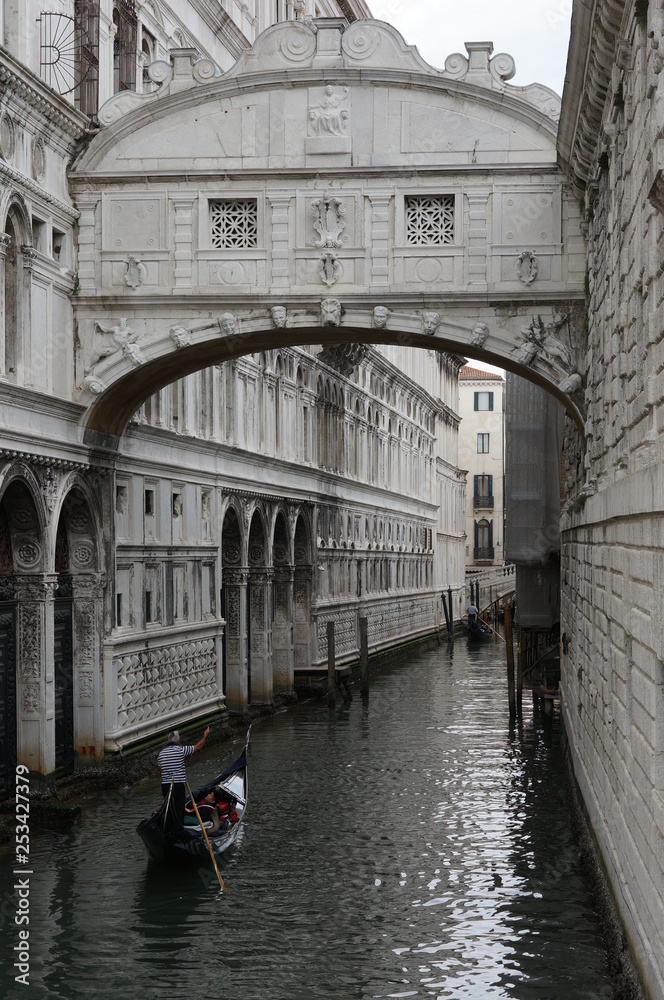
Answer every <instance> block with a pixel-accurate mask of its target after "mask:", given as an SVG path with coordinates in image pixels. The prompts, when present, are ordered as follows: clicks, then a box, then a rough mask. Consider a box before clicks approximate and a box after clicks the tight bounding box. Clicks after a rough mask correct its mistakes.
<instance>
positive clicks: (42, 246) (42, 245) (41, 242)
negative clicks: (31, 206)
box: [32, 215, 47, 254]
mask: <svg viewBox="0 0 664 1000" xmlns="http://www.w3.org/2000/svg"><path fill="white" fill-rule="evenodd" d="M32 244H33V246H34V248H35V250H38V251H39V253H43V254H45V253H46V252H47V250H46V223H45V222H42V221H41V219H36V218H35V216H34V215H33V217H32Z"/></svg>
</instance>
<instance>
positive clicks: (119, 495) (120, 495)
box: [115, 486, 129, 515]
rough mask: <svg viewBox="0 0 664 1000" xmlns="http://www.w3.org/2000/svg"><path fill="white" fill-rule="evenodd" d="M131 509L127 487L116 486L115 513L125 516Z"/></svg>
mask: <svg viewBox="0 0 664 1000" xmlns="http://www.w3.org/2000/svg"><path fill="white" fill-rule="evenodd" d="M128 508H129V499H128V495H127V487H126V486H116V488H115V512H116V514H120V515H124V514H126V513H127V510H128Z"/></svg>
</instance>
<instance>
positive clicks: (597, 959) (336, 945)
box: [0, 643, 612, 1000]
mask: <svg viewBox="0 0 664 1000" xmlns="http://www.w3.org/2000/svg"><path fill="white" fill-rule="evenodd" d="M487 645H489V644H487ZM501 653H502V649H501V646H500V645H497V646H496V647H495V649H494V648H493V647H491V648H489V649H487V648H486V647H482V648H477V649H475V648H472V647H471V648H469V649H466V648H465V645H464V644H461V643H458V644H457V647H456V649H455V650H454V652H453V655H451V653H450V651H447V650H440V651H438V650H437V651H435V652H432V653H429V654H426V655H424V656H421V657H419V658H416V659H413V660H412V661H411V662H410V663H404V664H402V665H401V666H399V667H395V668H393V669H391V670H390V671H388V672H386V673H385V674H383V675H381V676H380V677H378V678H376V679H375V680H374V681H373V682H372V689H371V693H370V696H369V698H368V699H361V698H360V697H359V694H358V695H356V697H355V699H354V701H353V704H352V705H351V706H350V707H349V708H339V709H337V710H336V711H333V712H330V711H329V710H328V709H327V706H326V704H325V703H311V704H308V705H302V706H300V707H299V708H298V709H297V710H296V711H295V712H290V713H284V714H281V715H278V716H276V717H275V718H273V719H271V720H269V721H267V722H264V723H261V724H260V725H256V726H254V729H253V731H252V748H251V753H250V786H251V787H250V805H249V810H248V814H247V821H246V824H245V827H244V830H243V836H242V839H241V840H240V841H239V842H238V844H237V846H236V848H235V849H234V850H233V851H232V853H229V856H227V857H226V858H225V859H224V862H223V866H222V874H223V877H224V882H225V883H226V884H227V886H228V890H229V891H228V892H227V893H225V894H221V893H220V892H219V887H218V883H217V881H216V878H215V877H214V875H213V874H212V871H211V869H210V870H208V869H207V868H205V867H203V868H202V869H196V868H194V869H165V868H161V867H159V866H155V865H152V864H148V862H147V859H146V856H145V854H144V850H143V847H142V844H141V843H140V841H139V839H138V837H137V836H136V834H135V826H136V822H137V821H138V819H139V818H141V817H142V816H143V815H145V814H146V813H147V811H149V809H151V808H152V807H153V805H154V804H155V802H156V801H157V799H158V795H159V793H158V786H157V785H156V783H155V784H149V785H145V786H142V787H140V788H137V789H132V790H131V791H130V792H129V793H127V794H123V795H115V796H112V797H110V796H109V797H108V798H107V799H106V800H103V801H101V802H99V803H96V804H94V805H93V806H92V807H89V808H87V809H86V814H85V817H84V821H83V822H82V824H81V826H80V827H77V828H75V829H74V830H73V831H71V832H70V833H67V834H62V833H59V834H53V835H47V836H43V837H40V838H34V839H33V843H32V850H33V854H32V857H33V861H34V872H35V875H34V876H33V897H32V900H31V903H32V911H31V925H30V926H31V946H32V956H33V960H32V967H31V986H32V991H31V996H36V997H40V998H41V996H44V997H49V1000H50V998H54V1000H57V998H59V997H63V998H67V1000H71V998H77V997H79V996H80V997H89V996H90V995H91V984H93V986H94V990H93V992H94V995H95V996H96V997H100V998H102V1000H104V998H107V997H108V998H109V1000H110V998H113V1000H115V998H119V997H121V996H122V997H123V998H124V997H125V996H136V995H144V996H147V997H157V996H159V997H161V996H162V995H168V996H169V997H183V998H184V997H187V998H189V997H191V996H197V997H207V996H210V997H217V996H220V995H229V996H233V997H234V998H237V1000H285V998H288V1000H300V998H301V1000H317V998H322V1000H329V998H349V1000H350V998H378V997H381V998H382V997H407V996H408V997H411V996H412V997H421V998H425V997H429V998H431V997H437V998H447V997H454V998H461V997H472V998H478V1000H479V998H507V997H516V998H522V1000H530V998H537V1000H546V998H548V997H551V998H553V997H556V998H560V997H561V996H564V997H565V1000H576V998H578V1000H581V998H583V1000H595V998H597V1000H602V998H608V997H610V996H611V995H612V990H611V985H610V982H609V980H608V977H607V973H606V961H605V955H604V952H603V950H602V946H601V942H600V939H599V935H598V931H597V925H596V919H595V914H594V912H593V910H592V901H591V900H590V899H589V898H588V895H587V893H586V890H585V888H584V885H583V881H582V878H581V873H580V870H579V863H578V853H577V849H576V847H575V845H574V842H573V839H572V835H571V830H570V823H569V816H568V814H567V809H566V803H565V790H564V785H563V783H562V758H561V754H560V751H559V749H558V742H557V738H556V732H555V725H556V723H555V721H554V731H553V732H552V733H551V734H550V735H549V736H548V737H547V735H546V734H545V732H544V728H543V720H541V719H539V718H538V717H536V716H535V717H533V716H532V715H527V717H526V720H525V721H524V723H523V725H522V726H521V727H514V726H513V727H511V728H510V726H509V723H508V720H507V711H506V695H505V690H504V688H505V683H504V673H505V671H504V664H503V661H502V659H501ZM526 712H529V706H528V705H526ZM233 752H234V751H233V749H229V750H227V751H226V752H225V755H224V759H226V758H228V760H230V759H232V755H233ZM210 757H211V755H210V754H207V759H206V755H202V756H201V757H200V758H199V756H198V755H197V758H196V764H195V767H193V768H191V769H190V770H191V774H190V777H191V779H192V781H193V782H194V783H196V782H197V781H198V780H199V779H201V780H202V779H203V777H204V776H205V774H207V772H208V771H209V770H210V769H214V770H217V769H218V766H217V765H218V763H219V761H218V760H216V761H215V764H214V766H213V765H212V764H211V763H208V761H209V760H210ZM0 878H1V881H0V891H2V892H3V893H6V892H7V891H10V889H11V885H12V878H13V876H12V873H11V863H10V862H3V865H2V869H1V870H0ZM3 931H4V932H5V933H4V935H3V940H4V941H6V942H9V941H10V940H11V939H12V937H13V935H14V928H13V927H12V926H11V924H10V922H8V920H7V919H6V918H4V924H3ZM1 961H2V963H3V965H2V973H3V976H4V984H6V985H7V989H5V990H3V991H2V995H7V996H22V995H23V994H21V993H20V992H19V987H14V986H13V984H12V978H11V977H12V976H13V970H12V968H11V963H12V961H13V959H12V958H11V957H10V950H9V948H8V947H7V945H5V947H4V949H3V950H2V955H1ZM4 984H0V985H4Z"/></svg>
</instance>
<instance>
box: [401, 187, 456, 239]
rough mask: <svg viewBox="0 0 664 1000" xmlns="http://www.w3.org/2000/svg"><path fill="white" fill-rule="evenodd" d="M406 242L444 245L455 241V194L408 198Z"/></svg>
mask: <svg viewBox="0 0 664 1000" xmlns="http://www.w3.org/2000/svg"><path fill="white" fill-rule="evenodd" d="M406 243H408V244H409V245H410V246H442V245H444V244H446V243H454V195H453V194H440V195H432V196H422V195H416V196H415V195H414V196H411V197H409V198H406Z"/></svg>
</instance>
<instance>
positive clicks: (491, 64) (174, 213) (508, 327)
mask: <svg viewBox="0 0 664 1000" xmlns="http://www.w3.org/2000/svg"><path fill="white" fill-rule="evenodd" d="M466 48H467V55H465V56H464V55H460V54H457V55H453V56H450V57H449V58H448V59H447V60H446V63H445V67H444V69H442V70H437V69H434V68H432V67H431V66H429V65H428V64H427V63H425V62H424V61H423V60H422V59H421V57H420V56H419V54H418V53H417V51H416V50H415V48H414V47H412V46H408V45H406V44H405V42H404V40H403V39H402V38H401V36H400V35H399V34H398V32H397V31H396V30H395V29H393V28H392V27H390V26H389V25H387V24H384V23H381V22H373V21H372V22H369V21H367V22H356V23H354V24H352V25H351V26H350V27H347V26H345V22H344V21H343V19H339V20H336V19H330V18H328V19H324V20H318V21H314V22H312V23H304V22H299V21H298V22H285V23H283V24H280V25H277V26H275V27H273V28H270V29H269V30H267V31H266V32H264V33H263V34H262V35H261V36H260V38H259V39H258V41H257V42H256V44H255V45H254V47H253V48H252V49H251V50H248V51H246V52H245V53H244V54H243V55H242V56H241V58H240V59H239V61H238V62H237V63H236V65H235V66H234V67H233V68H232V69H231V70H230V71H229V72H227V73H224V74H222V73H221V72H220V70H219V69H218V67H217V66H216V65H215V64H214V63H212V62H210V61H208V60H204V59H197V58H196V54H195V52H194V51H193V50H190V49H179V50H176V51H174V52H173V56H172V63H171V64H170V65H169V64H166V63H153V64H152V66H151V67H150V74H151V77H152V80H153V82H154V85H155V87H156V89H155V90H154V91H153V92H152V93H147V94H136V93H133V92H129V91H127V92H124V93H122V94H118V95H116V96H115V97H114V98H112V100H111V101H109V102H108V103H107V104H106V105H105V106H104V107H103V108H102V110H101V113H100V121H101V124H102V128H101V130H100V131H99V133H98V134H96V135H93V136H92V137H91V139H90V141H89V143H88V144H87V146H86V148H85V149H84V151H83V152H82V153H81V155H80V156H79V158H78V160H77V162H76V163H75V165H74V167H73V170H72V173H71V184H72V190H73V193H74V196H75V199H76V203H77V207H78V209H79V211H80V218H79V286H78V289H77V295H76V300H75V302H76V314H77V323H78V334H79V347H78V354H77V374H76V379H77V383H76V384H77V386H78V387H79V390H80V397H79V398H80V400H81V401H82V402H84V403H86V404H87V409H86V414H85V418H84V432H85V436H86V440H88V441H89V442H91V443H92V442H96V443H100V444H106V445H111V446H112V445H113V444H114V443H117V439H118V438H119V436H120V435H121V434H122V431H123V428H124V427H125V425H126V423H127V421H128V420H129V419H130V417H131V416H132V414H133V413H134V412H135V410H136V409H137V408H138V407H139V406H140V404H141V403H142V402H143V401H144V400H145V399H146V398H147V397H149V396H150V395H151V394H152V393H153V392H155V391H157V390H158V389H159V388H161V387H163V386H164V385H166V384H168V383H169V382H172V381H174V380H175V379H177V378H179V377H181V376H184V375H186V374H188V373H191V372H193V371H196V370H198V369H200V368H203V367H206V366H208V365H211V364H215V363H219V362H220V361H223V360H229V359H231V358H233V357H236V356H238V355H241V354H248V353H254V352H258V351H263V350H267V349H268V348H274V347H276V346H279V345H295V344H312V343H314V344H319V343H321V344H329V345H330V347H329V356H330V358H336V359H337V360H338V363H339V364H340V365H346V366H347V365H349V364H350V365H351V367H352V365H353V364H354V363H356V359H359V357H360V356H361V351H362V347H361V345H362V344H365V343H398V344H402V345H404V344H405V345H410V346H413V347H422V348H428V349H431V348H432V347H435V348H436V349H438V350H440V351H443V352H450V353H455V354H462V355H469V356H471V357H474V358H478V359H481V360H484V361H489V362H493V363H495V364H498V365H500V366H502V367H505V368H506V369H508V370H511V371H515V372H517V373H519V374H521V375H525V376H526V377H528V378H530V379H532V380H533V381H535V382H537V383H539V384H540V385H542V386H544V387H545V388H547V389H549V390H550V391H551V392H553V393H554V394H555V395H556V396H557V397H558V398H559V399H561V401H562V402H563V403H564V405H565V406H566V408H567V410H568V411H569V412H570V414H571V415H572V416H573V418H574V419H575V421H576V423H577V425H578V426H579V427H581V426H582V425H583V421H584V417H585V415H584V412H583V398H584V385H583V378H582V375H581V374H579V372H583V371H584V367H583V348H582V346H581V342H582V340H583V336H582V335H583V333H584V330H585V315H584V277H585V256H584V247H583V240H582V236H581V230H580V225H581V223H580V216H579V209H578V205H577V202H576V199H575V198H574V197H573V196H572V194H571V193H570V191H569V190H568V189H567V187H566V184H565V181H564V178H563V175H562V172H561V171H560V170H559V168H558V166H557V162H556V132H557V119H558V114H559V103H560V102H559V99H558V98H557V96H556V95H555V94H554V93H553V92H552V91H550V90H548V89H547V88H546V87H542V86H539V85H532V86H529V87H514V86H511V85H510V84H509V83H508V81H509V79H510V78H511V77H512V76H513V74H514V62H513V60H512V58H511V57H510V56H508V55H503V54H500V55H495V56H494V55H493V54H492V49H493V47H492V45H491V43H489V42H474V43H468V44H467V46H466ZM335 345H337V346H335ZM339 345H341V346H339ZM350 345H357V346H350Z"/></svg>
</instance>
